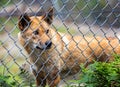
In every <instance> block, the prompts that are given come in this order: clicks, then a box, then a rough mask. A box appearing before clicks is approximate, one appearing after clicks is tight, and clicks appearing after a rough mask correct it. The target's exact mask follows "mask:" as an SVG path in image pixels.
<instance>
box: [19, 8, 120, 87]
mask: <svg viewBox="0 0 120 87" xmlns="http://www.w3.org/2000/svg"><path fill="white" fill-rule="evenodd" d="M52 20H53V9H50V10H48V13H46V14H45V15H43V16H33V17H29V16H28V15H27V14H24V15H21V16H20V18H19V23H18V26H19V29H20V31H21V32H20V33H19V34H18V39H19V41H20V43H21V45H22V46H23V47H24V48H25V50H26V51H27V53H28V54H29V57H30V63H31V67H32V71H33V74H34V75H35V77H36V85H37V86H43V87H45V85H46V84H48V85H49V86H50V87H54V86H57V85H58V83H59V82H60V81H61V79H62V78H63V77H64V76H65V75H66V77H64V78H67V76H70V75H73V74H76V73H77V72H78V71H79V70H80V64H81V63H85V66H87V65H89V64H91V63H93V60H98V61H102V62H103V61H107V60H112V59H113V57H112V55H111V54H112V53H114V52H115V53H118V54H119V53H120V45H119V40H118V39H109V38H108V39H105V38H104V39H103V38H101V37H96V38H89V37H84V39H83V37H80V36H75V37H74V38H72V37H71V36H69V35H64V36H63V35H61V34H60V33H58V32H57V31H56V30H54V29H52V28H51V27H50V25H51V23H52Z"/></svg>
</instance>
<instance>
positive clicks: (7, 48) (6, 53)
mask: <svg viewBox="0 0 120 87" xmlns="http://www.w3.org/2000/svg"><path fill="white" fill-rule="evenodd" d="M51 7H53V9H54V13H53V15H54V18H53V21H52V24H51V25H49V27H51V28H53V29H55V32H60V34H61V38H60V39H63V40H64V42H65V43H66V44H65V46H64V47H65V50H62V52H61V51H60V50H58V48H59V46H60V45H61V43H62V42H61V41H56V42H54V43H55V44H53V45H54V48H53V49H54V50H53V49H52V50H51V52H50V51H48V52H47V53H46V54H45V55H47V56H46V59H45V60H43V59H44V58H42V57H43V56H42V55H43V54H44V52H45V49H44V50H43V51H41V52H38V51H36V49H33V46H31V47H30V49H32V50H31V52H30V53H27V52H26V51H25V49H24V48H25V47H26V46H27V45H28V44H29V40H28V42H27V41H26V44H25V45H24V46H23V47H22V46H21V44H20V42H19V40H18V36H17V35H18V33H19V32H21V30H20V29H19V28H20V27H19V26H18V23H19V22H20V19H19V17H20V15H23V14H24V13H27V14H28V15H29V16H36V18H37V16H42V15H44V14H48V13H49V12H48V9H49V8H51ZM119 9H120V2H119V0H0V37H1V38H0V87H28V86H30V87H36V84H35V80H36V78H38V77H40V78H38V80H40V81H38V82H41V83H40V85H44V82H45V81H46V80H47V78H50V79H49V80H50V81H49V80H48V84H49V85H51V87H52V85H53V84H54V81H55V79H56V78H57V77H58V76H59V75H60V76H61V77H60V78H61V81H60V82H59V84H58V85H59V86H60V85H62V86H61V87H65V86H66V85H70V81H69V80H74V79H78V78H79V74H80V73H81V69H80V63H79V62H81V61H84V62H81V63H84V65H86V64H88V63H91V58H92V57H93V56H94V58H96V60H102V59H100V58H102V56H104V57H106V58H105V60H104V61H108V60H110V59H109V58H110V55H109V54H106V52H107V51H109V50H107V51H106V49H108V48H109V49H111V50H110V52H107V53H114V52H115V53H118V54H119V51H117V50H118V48H119V39H120V36H119V35H120V29H119V28H120V22H119V19H120V14H119V13H120V11H119ZM23 17H24V16H22V18H21V20H22V19H23V20H24V19H25V20H26V18H23ZM33 20H34V19H33ZM33 20H32V21H33ZM48 20H49V19H48ZM26 21H28V20H26ZM26 21H25V22H26ZM28 22H29V21H28ZM23 25H24V24H23ZM41 25H42V23H41ZM41 25H40V26H41ZM40 26H38V28H39V27H40ZM43 27H44V26H43ZM31 30H32V28H31ZM22 33H23V32H22ZM37 33H38V32H35V34H37ZM56 34H58V33H55V35H56ZM55 35H53V37H49V38H50V39H51V40H52V39H56V38H57V37H56V36H55ZM43 38H44V39H45V37H43ZM66 38H68V39H66ZM76 38H77V39H76ZM30 39H32V38H30ZM53 41H54V40H53ZM104 41H107V45H106V46H104V44H106V42H104ZM115 41H116V42H115ZM93 42H95V43H97V44H93ZM50 43H53V42H47V43H46V44H47V45H50ZM56 44H57V45H56ZM71 44H72V45H71ZM69 47H70V48H69ZM71 50H72V51H71ZM88 50H90V51H91V52H90V51H89V52H88ZM98 50H99V51H100V53H99V51H98ZM96 52H98V54H99V55H96V54H97V53H96ZM33 54H34V55H35V56H37V57H38V59H37V60H36V61H35V62H31V61H30V57H31V56H32V55H33ZM86 54H89V55H86ZM73 55H76V56H73ZM51 56H53V58H52V57H51ZM55 56H56V59H55V58H54V57H55ZM64 56H65V57H64ZM75 57H77V58H79V59H80V58H84V59H80V60H78V59H77V58H75ZM38 61H39V62H40V64H38V65H40V66H39V69H38V68H37V72H36V71H35V72H34V70H33V73H36V75H35V76H34V75H33V73H32V69H36V67H35V65H36V63H39V62H38ZM51 61H52V62H51ZM53 61H54V62H53ZM61 61H62V62H61ZM70 61H72V62H70ZM73 62H74V63H73ZM75 69H77V70H78V71H75ZM53 72H55V73H53ZM44 73H45V75H44ZM61 73H64V74H61ZM73 73H75V74H73ZM41 75H42V76H41ZM50 76H51V77H50ZM46 85H47V84H46ZM73 85H74V84H73Z"/></svg>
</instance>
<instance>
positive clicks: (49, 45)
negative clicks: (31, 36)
mask: <svg viewBox="0 0 120 87" xmlns="http://www.w3.org/2000/svg"><path fill="white" fill-rule="evenodd" d="M45 45H46V48H47V49H49V48H50V47H51V46H52V42H51V41H46V42H45Z"/></svg>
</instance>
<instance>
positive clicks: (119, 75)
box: [73, 55, 120, 87]
mask: <svg viewBox="0 0 120 87" xmlns="http://www.w3.org/2000/svg"><path fill="white" fill-rule="evenodd" d="M114 57H115V60H114V61H112V62H109V63H105V62H96V61H95V62H94V64H91V65H90V66H89V67H88V68H85V67H84V66H83V65H81V68H82V73H81V75H80V80H77V81H73V82H75V83H77V84H79V85H80V84H84V87H120V64H119V63H120V56H119V55H114Z"/></svg>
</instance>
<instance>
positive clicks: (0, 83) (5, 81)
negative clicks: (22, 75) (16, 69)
mask: <svg viewBox="0 0 120 87" xmlns="http://www.w3.org/2000/svg"><path fill="white" fill-rule="evenodd" d="M15 85H17V83H16V82H15V80H14V79H13V78H12V76H10V75H8V76H3V75H0V87H14V86H15Z"/></svg>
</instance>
